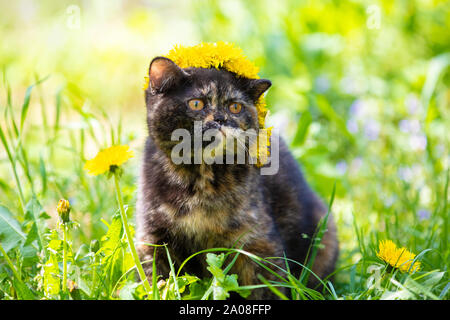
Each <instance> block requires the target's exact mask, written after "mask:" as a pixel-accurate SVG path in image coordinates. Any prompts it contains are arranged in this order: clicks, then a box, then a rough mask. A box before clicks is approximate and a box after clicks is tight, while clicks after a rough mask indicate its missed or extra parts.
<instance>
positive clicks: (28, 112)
mask: <svg viewBox="0 0 450 320" xmlns="http://www.w3.org/2000/svg"><path fill="white" fill-rule="evenodd" d="M449 30H450V2H448V1H439V0H428V1H425V0H423V1H419V0H415V1H363V0H359V1H357V0H355V1H295V0H283V1H276V2H275V1H268V0H264V1H250V0H247V1H237V0H230V1H203V0H200V1H187V0H186V1H163V0H157V1H155V0H152V1H150V0H148V1H145V0H142V1H120V0H114V1H112V0H109V1H106V0H96V1H49V0H47V1H14V2H12V1H0V39H1V41H0V68H1V70H0V74H1V79H0V114H1V118H0V129H1V130H0V138H1V139H0V142H1V144H0V299H5V300H10V299H225V298H227V297H229V293H230V292H238V293H239V294H241V295H242V296H244V297H245V296H247V295H248V293H249V292H250V290H252V288H251V287H242V286H240V285H239V279H238V278H236V276H235V275H232V274H229V270H230V268H231V264H232V263H233V261H234V260H233V259H228V260H225V257H228V256H230V258H231V257H235V256H236V255H237V254H249V253H247V252H242V251H240V250H239V248H229V249H227V250H225V249H223V250H222V251H219V250H209V251H208V252H202V253H199V254H203V255H204V257H205V259H206V261H207V263H208V265H209V267H210V270H211V277H210V278H206V279H199V278H197V277H195V276H194V275H189V274H185V272H184V271H183V265H173V266H172V272H171V275H170V277H169V278H168V279H157V278H156V277H153V278H152V279H148V280H147V281H148V282H147V281H142V274H141V272H140V269H141V268H140V266H139V264H140V262H139V261H136V259H135V250H134V246H135V243H134V242H133V234H134V213H135V212H134V207H135V202H136V184H137V176H138V172H139V164H140V159H141V156H142V149H143V143H144V139H145V137H146V135H147V131H146V130H147V129H146V127H145V104H144V95H143V90H142V87H143V86H144V84H145V80H144V77H145V76H146V73H147V70H148V66H149V63H150V61H151V59H152V58H153V57H154V56H157V55H161V54H166V53H167V52H168V51H169V50H170V49H171V48H172V47H173V46H174V45H175V44H183V45H194V44H197V43H199V42H201V41H205V42H216V41H227V42H231V43H235V44H236V45H237V46H239V47H241V48H242V49H243V50H244V52H245V53H246V55H247V56H248V57H249V58H250V59H251V60H252V61H254V62H255V64H257V65H258V66H259V67H260V72H259V74H260V75H261V77H264V78H268V79H270V80H271V81H272V83H273V86H272V88H271V89H270V90H269V92H268V94H267V95H266V101H267V105H268V108H269V110H270V112H269V115H268V118H267V124H268V125H272V126H274V127H276V128H277V129H278V130H280V132H281V134H282V136H283V137H284V139H285V140H286V141H287V143H288V144H289V146H290V148H291V150H292V152H293V154H294V155H295V157H296V159H297V160H298V161H299V163H300V164H301V166H302V169H303V171H304V173H305V176H306V178H307V180H308V182H309V183H310V184H311V186H312V187H313V188H314V189H315V190H316V191H317V192H318V193H319V194H320V196H321V197H322V198H323V200H324V201H325V202H326V203H329V204H331V211H332V212H333V215H334V216H335V220H336V223H337V228H338V237H339V242H340V257H339V260H338V265H337V269H336V272H335V274H334V275H333V278H332V279H322V284H323V286H322V287H321V288H306V287H305V277H304V275H303V277H300V279H296V278H294V277H293V276H291V275H290V273H289V270H287V269H286V270H283V271H282V272H281V275H282V276H281V277H280V278H279V279H278V280H277V281H272V282H269V281H267V280H265V279H261V285H262V286H268V287H269V288H270V289H271V290H272V291H274V292H275V293H276V294H277V295H278V296H279V297H280V298H281V299H448V298H449V296H450V293H449V288H450V285H449V274H448V271H449V264H450V255H449V254H450V248H449V240H450V239H449V206H448V200H449V192H448V191H449V160H450V156H449V148H450V134H449V133H448V132H449V130H450V86H449V84H450V67H449V65H450V38H449V36H448V34H449ZM117 145H123V146H125V145H127V146H129V147H130V149H131V150H132V152H133V154H134V157H132V158H130V159H128V158H127V161H126V162H125V161H124V162H121V163H120V164H118V165H117V167H115V168H116V169H117V171H115V169H114V170H113V171H111V170H110V171H108V172H105V173H102V174H98V175H95V176H91V175H89V172H88V171H87V170H85V169H84V168H85V165H86V161H88V160H90V159H92V158H94V157H95V156H96V155H97V154H98V152H99V151H100V150H104V149H106V148H108V147H111V146H117ZM334 186H335V188H334ZM61 199H65V200H67V201H68V203H66V202H59V201H60V200H61ZM324 228H325V226H324ZM320 231H324V229H321V230H319V232H318V235H319V237H318V238H319V239H318V240H320V234H321V232H320ZM299 236H301V235H299ZM319 242H320V241H316V242H315V243H316V245H315V246H314V248H312V252H314V251H315V250H317V249H319V250H320V243H319ZM167 252H168V251H167ZM169 257H170V256H169ZM252 258H253V259H254V263H259V264H261V265H263V266H268V265H270V263H271V261H270V259H264V258H266V257H252ZM230 261H231V263H230ZM186 263H189V261H187V262H186ZM301 263H304V262H303V261H301ZM281 286H284V287H288V288H290V290H289V294H288V295H285V294H283V293H282V292H281V291H280V290H278V289H279V288H280V287H281ZM277 288H278V289H277Z"/></svg>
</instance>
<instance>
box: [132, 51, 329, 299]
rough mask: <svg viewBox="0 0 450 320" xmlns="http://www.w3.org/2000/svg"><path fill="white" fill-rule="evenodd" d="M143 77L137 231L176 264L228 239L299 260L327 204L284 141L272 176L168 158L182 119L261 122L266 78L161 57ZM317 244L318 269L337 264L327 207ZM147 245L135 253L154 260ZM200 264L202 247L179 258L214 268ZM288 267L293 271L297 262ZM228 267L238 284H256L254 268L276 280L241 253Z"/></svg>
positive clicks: (261, 293)
mask: <svg viewBox="0 0 450 320" xmlns="http://www.w3.org/2000/svg"><path fill="white" fill-rule="evenodd" d="M149 80H150V83H149V88H148V89H147V91H146V96H145V97H146V104H147V123H148V130H149V137H148V138H147V142H146V146H145V152H144V158H143V164H142V171H141V176H140V184H139V190H138V202H137V220H136V225H137V240H138V241H140V242H146V243H152V244H167V246H168V249H169V252H170V254H171V257H172V259H173V261H174V262H175V264H177V266H179V265H180V263H181V262H183V261H184V259H186V258H187V257H188V256H190V255H191V254H193V253H195V252H197V251H200V250H202V249H207V248H214V247H226V248H227V247H228V248H230V247H233V246H234V247H238V248H240V247H241V246H242V248H243V250H245V251H248V252H251V253H253V254H255V255H257V256H260V257H263V258H264V257H283V255H284V254H285V255H286V257H288V258H290V259H293V260H296V261H299V262H301V263H304V260H305V257H306V253H307V250H308V247H309V246H310V242H311V237H312V235H313V233H314V231H315V230H316V227H317V223H318V221H319V219H320V218H321V217H323V216H324V214H325V213H326V208H325V206H324V204H323V203H322V201H321V200H320V199H319V198H318V197H317V196H316V195H315V194H314V192H313V191H312V190H311V189H310V188H309V187H308V185H307V183H306V182H305V180H304V178H303V176H302V173H301V171H300V169H299V167H298V165H297V163H296V161H295V160H294V159H293V157H292V156H291V154H290V153H289V150H288V148H287V147H286V145H285V144H284V143H283V142H282V141H281V142H280V147H279V159H280V160H279V171H278V173H277V174H274V175H261V174H260V170H261V168H258V167H257V166H255V165H253V164H211V165H208V164H205V163H202V164H184V163H181V164H174V162H173V161H172V159H171V150H172V148H173V147H174V146H175V145H176V144H177V143H178V142H176V141H172V139H171V135H172V132H173V131H174V130H175V129H179V128H183V129H186V130H188V131H189V132H192V133H193V130H194V121H201V122H202V124H203V126H204V128H217V129H219V130H221V132H223V133H224V135H226V134H227V132H229V130H233V129H241V130H248V129H255V130H258V119H257V111H256V108H255V102H256V100H257V99H258V98H259V97H260V95H261V94H263V93H264V92H265V91H266V90H267V89H268V88H269V87H270V85H271V83H270V81H269V80H265V79H258V80H257V79H246V78H242V77H237V76H236V75H235V74H233V73H231V72H228V71H225V70H218V69H215V68H211V69H203V68H186V69H182V68H179V67H178V66H177V65H176V64H175V63H173V62H172V61H171V60H169V59H167V58H163V57H157V58H155V59H153V61H152V63H151V64H150V69H149ZM238 109H239V112H236V111H237V110H238ZM302 234H306V235H308V236H309V237H304V236H302ZM322 244H323V245H324V247H323V248H321V249H319V251H318V254H317V257H316V260H315V262H314V266H313V271H314V272H315V273H316V274H317V275H318V276H319V277H321V278H323V277H325V276H327V275H328V274H329V273H331V272H332V271H333V269H334V266H335V262H336V259H337V255H338V244H337V240H336V231H335V225H334V222H333V218H332V217H331V215H330V219H329V221H328V230H327V232H326V233H325V235H324V238H323V240H322ZM153 250H154V248H153V247H151V246H146V245H141V246H140V247H139V252H140V258H141V260H142V261H144V260H145V261H152V259H153V258H154V257H153ZM158 250H159V251H158V256H157V257H156V265H157V272H158V274H159V275H162V276H164V277H168V273H169V266H168V262H167V258H166V255H165V252H164V249H158ZM283 264H284V263H283V262H282V261H280V266H282V267H285V266H284V265H283ZM205 265H206V262H205V257H204V256H203V255H199V256H197V257H196V258H195V259H193V260H191V261H189V262H188V263H187V264H186V265H185V271H186V272H188V273H191V274H195V275H197V276H199V277H203V276H210V274H209V272H208V271H207V270H206V266H205ZM290 268H291V272H293V273H294V274H295V275H297V276H298V275H299V273H300V271H301V269H300V267H299V266H298V265H296V264H291V265H290ZM144 269H145V270H146V274H147V276H151V274H152V263H151V262H147V263H145V264H144ZM230 272H231V273H236V274H238V281H239V283H240V285H250V284H257V283H260V281H259V280H258V278H257V275H258V274H259V273H260V274H262V275H263V276H264V277H266V278H268V279H273V276H272V275H270V274H268V273H267V272H266V271H265V270H264V269H262V268H261V267H259V266H258V265H257V264H256V263H254V262H252V261H251V260H250V259H249V258H247V257H246V256H244V255H240V256H239V258H238V260H237V261H236V263H235V265H234V267H233V268H232V269H231V271H230ZM310 279H311V280H312V279H314V277H313V276H310ZM311 283H313V282H311ZM250 298H253V299H262V298H273V296H272V294H271V292H270V291H269V290H268V289H256V290H253V291H252V295H251V296H250Z"/></svg>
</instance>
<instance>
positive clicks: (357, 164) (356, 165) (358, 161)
mask: <svg viewBox="0 0 450 320" xmlns="http://www.w3.org/2000/svg"><path fill="white" fill-rule="evenodd" d="M362 165H363V160H362V158H361V157H357V158H355V159H353V160H352V162H351V163H350V172H351V173H352V174H355V173H357V172H358V171H359V169H361V167H362Z"/></svg>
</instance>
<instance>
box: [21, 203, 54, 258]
mask: <svg viewBox="0 0 450 320" xmlns="http://www.w3.org/2000/svg"><path fill="white" fill-rule="evenodd" d="M48 218H50V217H49V216H48V215H47V214H46V213H45V211H44V209H43V208H42V206H41V204H40V203H39V201H38V200H37V199H36V197H35V196H32V198H31V200H30V201H29V202H28V203H27V205H26V206H25V219H27V220H30V221H33V222H34V224H35V225H36V230H35V231H36V232H37V240H38V244H39V250H42V248H44V234H45V233H46V232H47V226H46V224H45V219H48Z"/></svg>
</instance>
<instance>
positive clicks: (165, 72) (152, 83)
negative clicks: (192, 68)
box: [148, 57, 187, 93]
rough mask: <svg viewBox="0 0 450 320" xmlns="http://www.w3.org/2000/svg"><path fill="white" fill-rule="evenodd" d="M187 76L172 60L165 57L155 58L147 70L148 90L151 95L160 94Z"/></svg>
mask: <svg viewBox="0 0 450 320" xmlns="http://www.w3.org/2000/svg"><path fill="white" fill-rule="evenodd" d="M186 76H187V73H186V72H185V71H183V69H181V68H180V67H179V66H177V65H176V64H175V62H173V61H172V60H170V59H168V58H165V57H156V58H154V59H153V60H152V62H151V63H150V67H149V69H148V77H149V88H150V89H151V91H152V93H161V92H164V91H166V90H168V89H169V88H171V87H173V86H174V85H177V84H178V83H179V82H180V80H182V79H183V78H184V77H186Z"/></svg>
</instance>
